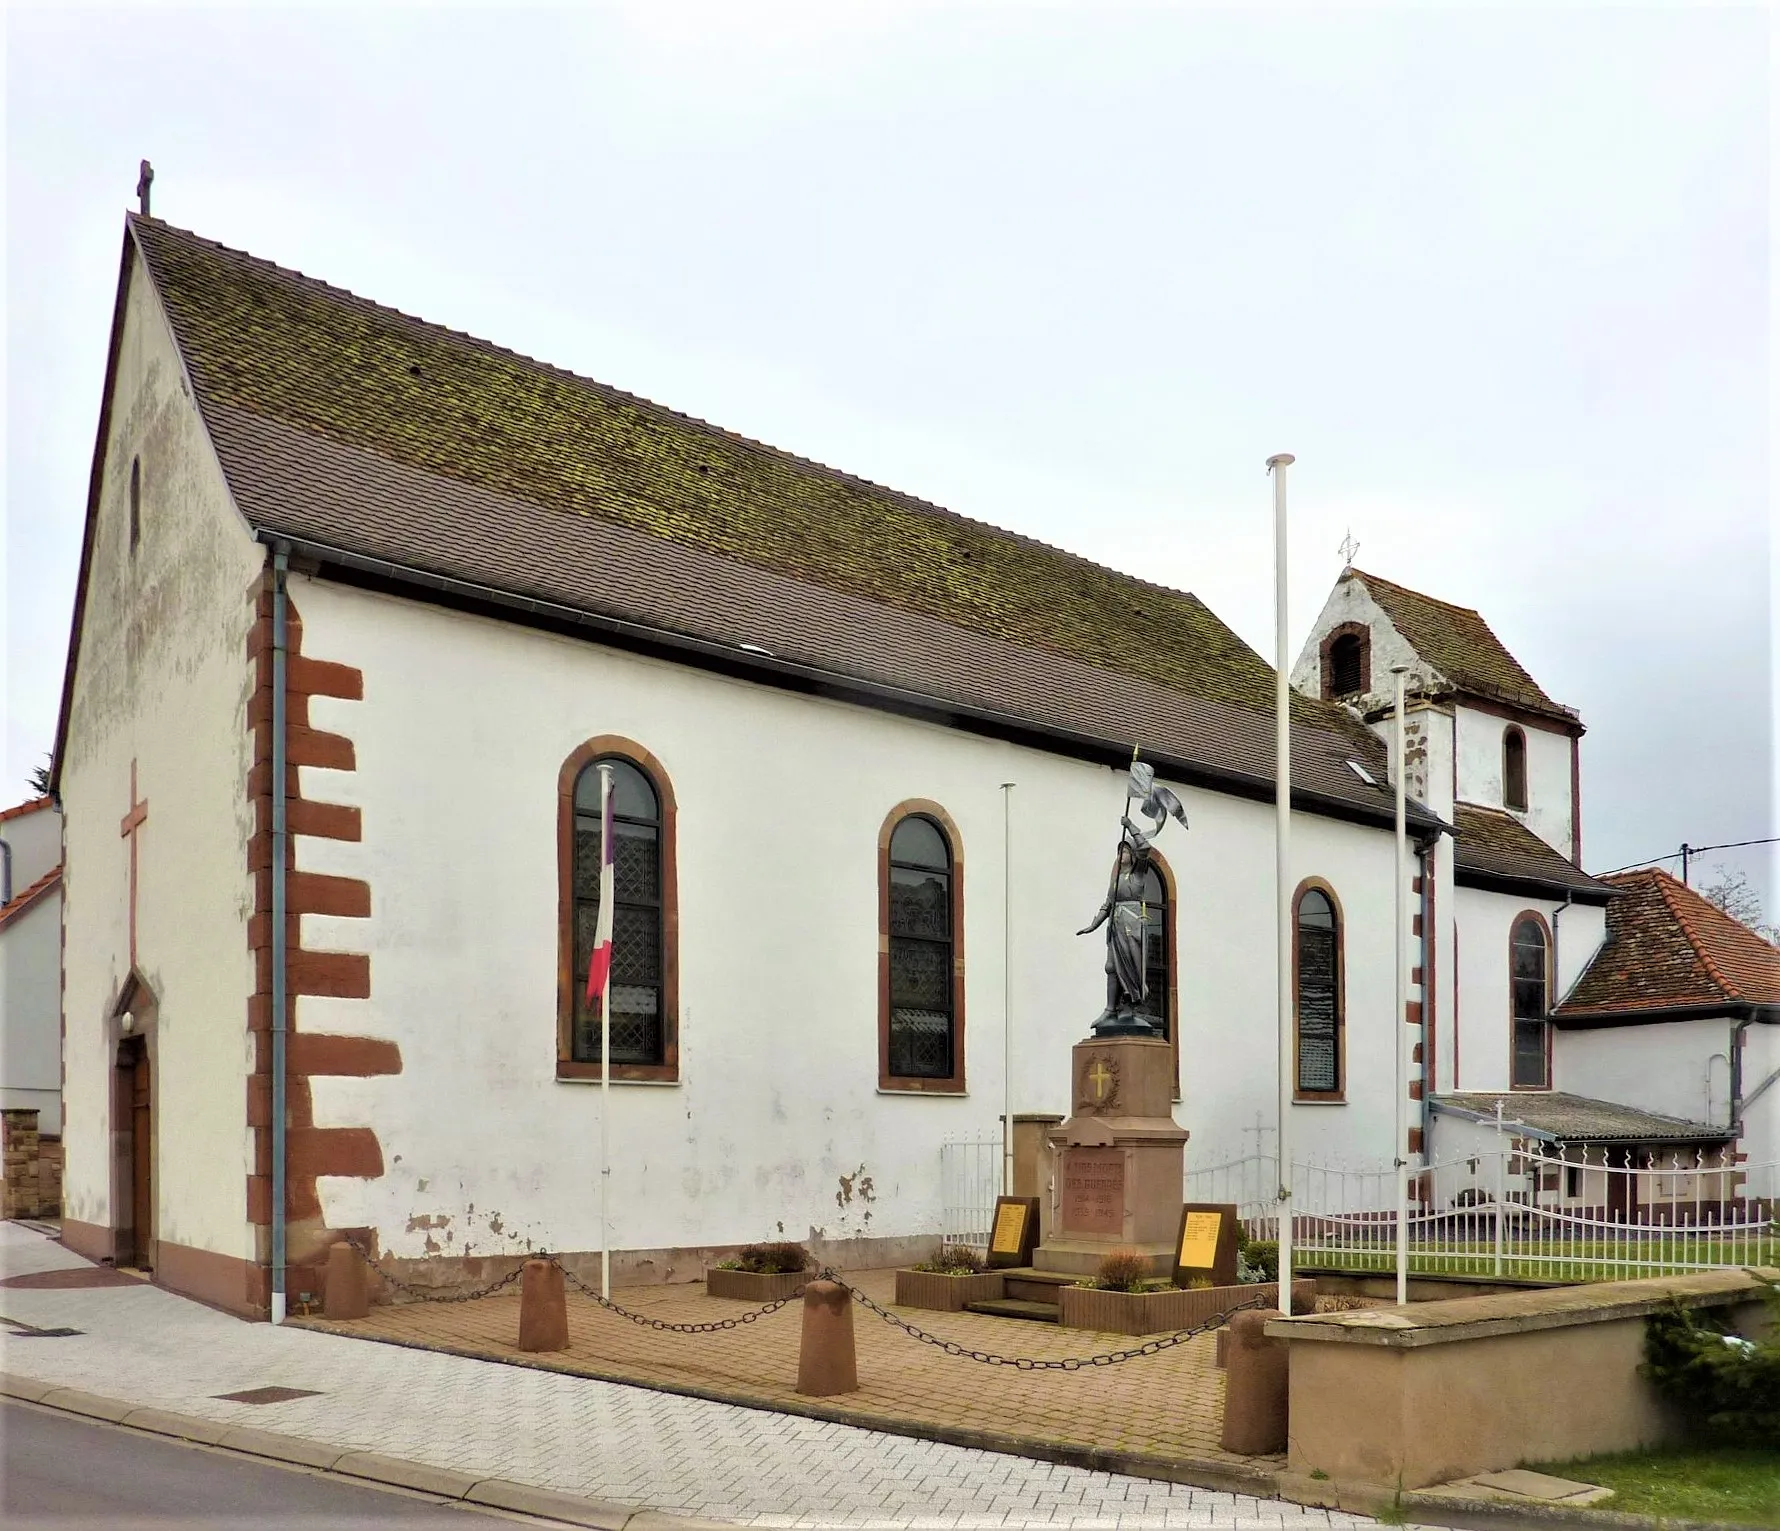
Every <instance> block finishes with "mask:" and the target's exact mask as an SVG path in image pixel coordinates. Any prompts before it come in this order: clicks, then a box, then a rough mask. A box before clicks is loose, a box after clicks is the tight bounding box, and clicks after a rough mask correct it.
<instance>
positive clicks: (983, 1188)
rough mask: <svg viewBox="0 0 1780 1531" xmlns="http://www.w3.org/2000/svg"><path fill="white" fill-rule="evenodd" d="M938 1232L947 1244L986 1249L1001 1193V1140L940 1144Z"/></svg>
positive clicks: (955, 1139)
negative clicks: (939, 1219) (996, 1202)
mask: <svg viewBox="0 0 1780 1531" xmlns="http://www.w3.org/2000/svg"><path fill="white" fill-rule="evenodd" d="M939 1181H940V1205H941V1209H942V1210H941V1219H942V1220H941V1225H940V1226H941V1229H942V1231H943V1234H944V1242H945V1243H947V1244H970V1245H974V1246H975V1247H977V1248H978V1249H986V1248H987V1247H988V1244H989V1228H990V1225H991V1224H992V1223H993V1222H994V1220H995V1198H996V1197H997V1196H999V1195H1000V1194H1001V1139H1000V1138H999V1137H993V1138H953V1139H949V1140H947V1141H946V1142H945V1143H942V1144H941V1145H940V1151H939Z"/></svg>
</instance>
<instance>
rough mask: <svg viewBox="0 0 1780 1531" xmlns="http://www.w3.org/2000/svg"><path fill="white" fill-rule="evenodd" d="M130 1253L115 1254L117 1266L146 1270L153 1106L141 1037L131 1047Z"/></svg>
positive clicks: (149, 1246)
mask: <svg viewBox="0 0 1780 1531" xmlns="http://www.w3.org/2000/svg"><path fill="white" fill-rule="evenodd" d="M128 1073H129V1098H130V1250H129V1259H128V1261H126V1260H125V1259H124V1258H123V1255H124V1251H123V1250H121V1249H120V1250H119V1251H118V1256H119V1258H118V1262H117V1263H118V1264H119V1265H123V1264H126V1263H127V1264H130V1265H134V1266H137V1267H140V1268H142V1269H147V1268H149V1266H150V1264H151V1262H152V1259H153V1255H152V1253H151V1251H152V1249H153V1245H152V1243H151V1242H150V1241H151V1239H152V1238H153V1235H154V1205H155V1200H154V1107H153V1099H154V1095H153V1090H152V1088H151V1083H152V1081H151V1080H150V1077H149V1062H148V1047H147V1045H146V1044H145V1043H144V1042H143V1041H142V1039H141V1038H137V1039H136V1041H135V1042H134V1043H133V1044H132V1045H131V1047H130V1057H129V1059H128Z"/></svg>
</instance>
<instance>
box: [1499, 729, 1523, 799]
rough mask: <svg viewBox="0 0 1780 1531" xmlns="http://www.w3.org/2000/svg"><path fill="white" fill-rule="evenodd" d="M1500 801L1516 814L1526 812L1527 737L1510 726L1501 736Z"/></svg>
mask: <svg viewBox="0 0 1780 1531" xmlns="http://www.w3.org/2000/svg"><path fill="white" fill-rule="evenodd" d="M1502 801H1503V803H1505V804H1506V805H1507V806H1508V807H1510V808H1512V809H1514V811H1515V812H1516V813H1525V812H1526V811H1527V736H1526V735H1525V734H1524V733H1522V732H1521V731H1520V729H1518V728H1515V727H1513V726H1512V725H1510V727H1509V729H1508V731H1507V732H1506V733H1505V734H1503V735H1502Z"/></svg>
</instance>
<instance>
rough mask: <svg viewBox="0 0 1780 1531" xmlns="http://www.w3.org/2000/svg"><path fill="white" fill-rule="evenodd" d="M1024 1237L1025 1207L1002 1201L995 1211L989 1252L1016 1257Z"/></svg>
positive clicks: (1020, 1203)
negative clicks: (993, 1229)
mask: <svg viewBox="0 0 1780 1531" xmlns="http://www.w3.org/2000/svg"><path fill="white" fill-rule="evenodd" d="M1025 1237H1026V1205H1025V1203H1024V1202H1018V1201H1004V1202H1002V1203H1001V1205H1000V1206H998V1207H997V1208H996V1209H995V1231H994V1232H993V1233H991V1234H990V1235H989V1252H990V1253H991V1254H996V1255H1017V1254H1019V1253H1020V1250H1021V1248H1022V1245H1023V1241H1024V1239H1025Z"/></svg>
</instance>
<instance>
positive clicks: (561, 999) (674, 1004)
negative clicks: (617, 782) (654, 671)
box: [556, 734, 680, 1084]
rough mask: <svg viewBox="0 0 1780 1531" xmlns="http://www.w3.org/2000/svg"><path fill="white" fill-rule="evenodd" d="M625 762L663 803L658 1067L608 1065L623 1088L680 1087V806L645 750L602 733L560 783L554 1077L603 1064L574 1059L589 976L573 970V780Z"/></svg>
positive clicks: (592, 1072) (581, 1074) (570, 762)
mask: <svg viewBox="0 0 1780 1531" xmlns="http://www.w3.org/2000/svg"><path fill="white" fill-rule="evenodd" d="M614 755H616V756H618V757H619V758H620V759H623V760H628V761H629V762H630V763H631V764H632V765H634V766H635V767H636V768H637V769H638V770H639V771H641V772H643V774H644V775H646V776H647V777H648V778H649V781H650V784H651V785H652V786H653V787H654V788H655V793H656V797H657V799H658V800H659V802H660V804H661V824H660V830H659V833H660V836H661V1049H662V1051H661V1062H660V1063H617V1062H614V1063H613V1064H612V1065H611V1071H612V1080H613V1082H614V1083H619V1084H625V1083H628V1084H678V1083H679V1082H680V874H679V860H680V857H679V827H678V826H679V806H678V804H677V802H676V801H675V798H674V786H673V780H672V778H670V777H669V775H668V773H667V768H666V767H665V766H663V765H662V763H661V761H660V760H658V759H657V758H656V757H655V756H654V755H653V754H651V753H650V752H649V751H648V750H646V749H644V748H643V746H642V745H640V744H638V743H637V742H636V741H635V740H634V739H626V738H624V737H623V736H622V735H620V734H600V735H597V736H596V737H594V738H592V739H589V740H588V741H587V742H586V743H585V744H582V745H580V746H578V747H577V748H576V749H575V750H574V751H573V752H571V754H570V755H569V757H568V759H566V760H565V761H563V763H562V769H561V770H560V771H559V772H558V773H557V778H556V888H557V935H556V951H557V959H556V1077H557V1078H558V1079H578V1080H587V1079H594V1080H597V1079H598V1078H599V1077H600V1066H599V1064H598V1063H597V1062H593V1063H588V1062H585V1061H582V1060H579V1059H577V1058H576V1057H575V1055H574V1026H575V996H576V994H577V992H578V984H579V983H580V982H584V981H585V978H584V975H580V974H577V973H576V972H575V783H576V781H577V780H579V778H580V775H581V772H582V771H583V770H585V769H586V767H587V766H588V765H590V764H591V763H592V762H593V761H595V760H600V759H603V758H606V757H610V756H614Z"/></svg>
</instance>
